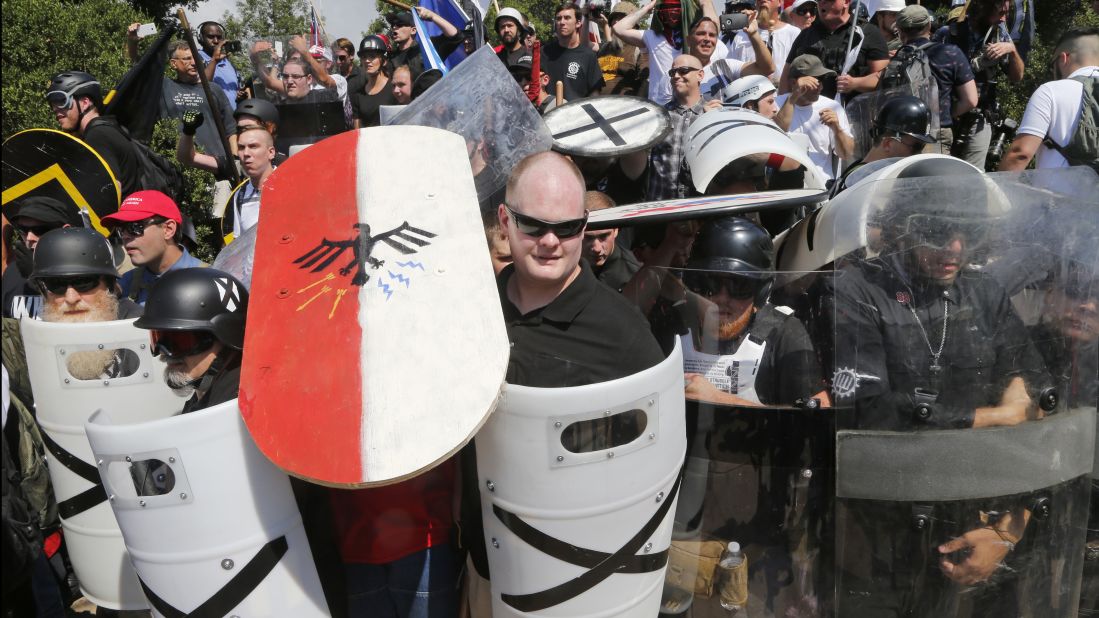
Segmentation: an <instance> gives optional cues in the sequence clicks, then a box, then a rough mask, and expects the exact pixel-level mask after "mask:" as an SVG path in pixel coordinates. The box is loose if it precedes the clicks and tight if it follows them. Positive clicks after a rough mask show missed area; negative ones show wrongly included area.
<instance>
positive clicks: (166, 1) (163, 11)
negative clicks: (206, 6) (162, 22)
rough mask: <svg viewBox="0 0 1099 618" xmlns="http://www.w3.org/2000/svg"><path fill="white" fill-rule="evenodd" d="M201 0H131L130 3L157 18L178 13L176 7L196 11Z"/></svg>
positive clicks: (140, 10)
mask: <svg viewBox="0 0 1099 618" xmlns="http://www.w3.org/2000/svg"><path fill="white" fill-rule="evenodd" d="M199 2H200V0H183V1H182V2H181V1H179V0H131V1H130V4H132V5H133V7H134V8H135V9H137V10H138V11H139V12H141V13H144V14H145V15H150V16H152V17H154V18H156V19H161V18H164V17H172V16H174V15H175V14H176V9H180V8H181V9H183V10H185V11H194V10H195V9H197V8H198V3H199Z"/></svg>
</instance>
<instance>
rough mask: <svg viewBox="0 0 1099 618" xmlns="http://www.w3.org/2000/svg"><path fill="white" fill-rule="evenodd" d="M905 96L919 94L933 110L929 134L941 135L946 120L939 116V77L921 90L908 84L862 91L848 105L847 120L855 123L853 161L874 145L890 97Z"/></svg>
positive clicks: (928, 127)
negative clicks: (875, 129)
mask: <svg viewBox="0 0 1099 618" xmlns="http://www.w3.org/2000/svg"><path fill="white" fill-rule="evenodd" d="M902 95H912V96H915V97H916V98H918V99H919V100H921V101H923V102H924V104H926V105H927V109H928V111H930V112H931V115H930V122H929V123H928V125H927V134H928V135H930V136H932V137H936V136H938V134H939V128H940V127H941V126H942V122H941V121H940V119H939V85H938V83H937V82H936V81H935V80H931V81H930V82H929V83H928V84H926V85H925V86H924V87H923V88H921V89H919V91H918V92H912V88H910V87H908V86H904V87H898V88H890V89H889V90H875V91H874V92H868V93H865V94H860V95H859V96H857V97H855V98H854V99H851V102H850V103H848V104H847V105H846V106H845V107H844V110H845V111H846V112H847V119H848V120H849V121H850V122H851V136H852V137H853V138H854V139H855V153H854V156H853V157H852V160H854V161H857V160H859V159H861V158H863V157H865V156H866V153H868V152H870V149H871V148H873V147H874V141H875V140H874V126H875V123H876V122H877V118H878V112H879V111H881V108H882V105H884V104H885V103H886V102H887V101H888V100H889V99H892V98H894V97H898V96H902ZM931 148H933V149H934V148H935V145H934V144H932V145H931ZM928 152H939V151H938V150H930V151H928Z"/></svg>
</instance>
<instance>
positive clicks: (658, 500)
mask: <svg viewBox="0 0 1099 618" xmlns="http://www.w3.org/2000/svg"><path fill="white" fill-rule="evenodd" d="M663 499H664V492H660V493H658V494H656V501H657V502H660V501H661V500H663Z"/></svg>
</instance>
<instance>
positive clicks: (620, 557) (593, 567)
mask: <svg viewBox="0 0 1099 618" xmlns="http://www.w3.org/2000/svg"><path fill="white" fill-rule="evenodd" d="M682 480H683V475H682V474H680V475H679V476H678V477H677V478H676V480H675V484H674V485H672V489H671V491H669V492H668V496H667V498H665V499H664V501H663V503H662V504H661V505H660V508H658V509H656V512H655V513H653V516H652V517H650V518H649V521H647V522H645V525H644V526H642V527H641V530H639V531H638V532H637V534H635V535H633V537H631V538H630V540H628V541H626V544H625V545H623V546H622V547H620V548H619V549H618V551H616V552H614V553H612V554H608V553H606V552H602V551H597V550H594V549H587V548H584V547H577V546H576V545H572V544H570V543H568V542H566V541H562V540H560V539H556V538H553V537H551V536H549V535H548V534H546V533H544V532H542V531H540V530H537V529H536V528H534V527H533V526H531V525H530V524H528V523H526V522H525V521H523V520H522V518H520V517H519V516H518V515H515V514H514V513H509V512H507V511H505V510H504V509H502V508H500V507H499V506H498V505H493V506H492V512H493V513H494V514H495V515H496V518H497V519H499V520H500V522H501V523H503V524H504V526H505V527H506V528H507V529H508V530H510V531H511V532H512V533H513V534H515V535H516V536H517V537H519V538H520V539H522V540H523V541H524V542H526V543H527V544H528V545H530V546H531V547H534V548H537V549H539V550H541V551H542V552H543V553H545V554H547V555H549V556H552V557H553V558H557V559H558V560H561V561H563V562H567V563H569V564H573V565H576V566H580V567H586V568H587V569H588V571H587V572H585V573H584V574H582V575H580V576H579V577H575V578H573V579H571V580H569V581H567V582H565V583H563V584H559V585H557V586H554V587H552V588H548V589H546V590H543V591H541V592H533V593H530V594H503V595H501V599H502V600H503V601H504V603H507V604H508V605H510V606H511V607H514V608H515V609H517V610H519V611H522V612H535V611H539V610H543V609H546V608H549V607H553V606H554V605H559V604H561V603H564V602H565V601H568V600H570V599H572V598H575V597H577V596H580V595H581V594H583V593H585V592H587V591H588V590H590V589H592V588H594V587H595V586H597V585H598V584H599V583H600V582H602V581H603V580H604V579H607V578H608V577H610V576H611V575H614V574H615V573H651V572H653V571H656V570H659V569H662V568H664V565H665V564H667V562H668V550H667V549H665V550H663V551H659V552H656V553H653V554H646V555H641V556H638V555H636V554H637V551H638V550H639V549H641V546H642V545H644V544H645V541H647V540H648V539H649V537H651V536H652V534H653V532H655V531H656V529H657V528H658V527H659V526H660V523H661V522H663V521H664V516H665V515H667V514H668V509H670V508H671V506H672V503H674V502H675V497H676V494H678V493H679V485H680V482H682Z"/></svg>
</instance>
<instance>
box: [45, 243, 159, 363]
mask: <svg viewBox="0 0 1099 618" xmlns="http://www.w3.org/2000/svg"><path fill="white" fill-rule="evenodd" d="M30 281H31V282H32V283H33V284H34V285H35V286H37V287H38V288H39V289H40V290H41V291H42V297H43V303H42V319H43V320H44V321H46V322H68V323H78V322H108V321H111V320H126V319H130V318H136V317H138V316H140V315H141V307H140V306H139V305H137V304H136V303H134V302H133V301H131V300H130V299H128V298H124V297H120V292H119V287H118V271H117V270H115V266H114V256H113V253H112V251H111V247H110V245H109V244H108V243H107V239H106V238H104V237H103V236H102V235H101V234H99V233H98V232H96V231H95V230H89V229H86V228H78V227H66V228H60V229H56V230H52V231H50V232H48V233H47V234H45V235H44V236H42V238H41V239H40V240H39V241H38V245H37V246H36V247H35V250H34V270H32V271H31V276H30ZM137 360H138V359H137V357H136V356H132V355H131V354H127V353H125V351H124V350H123V351H119V350H109V349H107V350H89V351H85V352H76V353H73V354H70V355H69V356H68V359H67V361H66V362H67V365H68V369H69V373H71V374H72V376H73V377H74V378H77V379H81V380H94V379H100V378H113V377H118V376H120V375H128V374H129V373H133V371H134V370H136V367H137ZM131 365H132V366H131Z"/></svg>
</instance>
